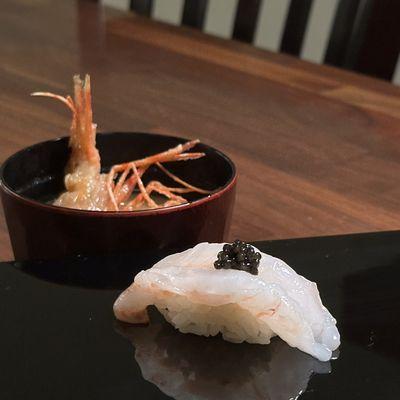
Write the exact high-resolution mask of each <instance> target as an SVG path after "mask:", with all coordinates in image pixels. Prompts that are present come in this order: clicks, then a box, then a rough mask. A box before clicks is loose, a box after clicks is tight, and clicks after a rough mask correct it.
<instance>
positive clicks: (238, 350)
mask: <svg viewBox="0 0 400 400" xmlns="http://www.w3.org/2000/svg"><path fill="white" fill-rule="evenodd" d="M257 245H258V247H259V248H260V249H261V250H263V251H266V252H268V253H271V254H273V255H275V256H278V257H280V258H283V259H284V260H286V261H287V262H288V263H289V264H290V265H291V266H293V267H294V268H295V269H296V270H297V271H298V272H299V273H301V274H303V275H305V276H306V277H307V278H309V279H311V280H314V281H316V282H317V283H318V286H319V289H320V293H321V297H322V300H323V302H324V304H325V305H326V306H327V307H328V308H329V309H330V310H331V312H332V313H333V315H334V316H335V317H336V318H337V320H338V326H339V330H340V332H341V334H342V345H341V347H340V349H339V350H340V352H338V354H337V356H338V358H337V359H335V360H331V361H330V362H329V363H321V362H319V361H317V360H315V359H313V358H312V357H310V356H308V355H306V354H304V353H302V352H300V351H298V350H296V349H292V348H290V347H289V346H287V345H286V344H285V343H283V342H282V341H280V340H279V339H274V340H273V341H272V343H271V345H269V346H259V345H249V344H242V345H235V344H230V343H226V342H224V341H222V340H221V339H220V338H211V339H206V338H202V337H196V336H193V335H182V334H180V333H178V332H176V331H174V330H173V329H172V328H171V327H170V326H169V325H167V324H165V323H164V322H163V321H162V319H161V318H160V317H159V315H158V314H157V312H155V311H154V312H153V313H152V315H153V323H152V325H151V326H150V327H132V326H129V325H127V324H121V323H118V322H117V321H115V320H114V318H113V314H112V304H113V301H114V299H115V298H116V296H117V295H118V293H119V290H118V288H121V287H124V286H126V285H127V284H128V283H129V282H128V281H129V280H130V279H131V276H133V274H134V270H135V269H138V268H139V266H142V267H146V266H147V265H145V264H146V263H149V264H150V263H152V262H154V260H155V259H153V260H144V259H142V260H141V259H138V258H137V257H136V258H135V257H133V256H129V255H124V256H120V257H119V258H118V259H113V260H110V259H108V260H106V259H104V258H98V259H94V258H91V259H87V258H80V259H74V260H68V261H65V260H64V261H63V262H51V263H50V262H46V263H39V262H36V263H31V264H24V263H2V264H1V265H0V323H1V329H0V398H1V399H2V400H3V399H35V400H36V399H41V400H42V399H43V400H44V399H59V400H61V399H76V400H79V399H85V400H87V399H116V400H118V399H167V398H171V397H170V396H173V398H176V399H193V398H196V399H253V398H254V399H255V398H257V399H264V398H265V399H289V398H296V396H298V395H299V393H303V394H302V395H301V399H393V398H398V397H399V396H400V378H399V377H400V339H399V334H400V320H399V316H400V289H399V282H400V265H399V264H400V233H396V232H387V233H376V234H366V235H351V236H339V237H326V238H310V239H298V240H285V241H275V242H263V243H258V244H257ZM155 258H156V256H155ZM148 266H150V265H148ZM339 353H340V354H339ZM313 372H314V374H313ZM312 374H313V375H312ZM311 375H312V376H311Z"/></svg>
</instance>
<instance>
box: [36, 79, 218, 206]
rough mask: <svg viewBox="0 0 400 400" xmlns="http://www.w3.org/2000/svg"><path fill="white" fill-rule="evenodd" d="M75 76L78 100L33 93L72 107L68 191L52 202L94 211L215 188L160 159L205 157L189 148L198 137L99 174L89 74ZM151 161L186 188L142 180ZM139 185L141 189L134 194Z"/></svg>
mask: <svg viewBox="0 0 400 400" xmlns="http://www.w3.org/2000/svg"><path fill="white" fill-rule="evenodd" d="M73 80H74V99H72V98H71V97H70V96H67V97H63V96H59V95H56V94H53V93H48V92H35V93H32V95H33V96H45V97H52V98H55V99H57V100H60V101H62V102H63V103H64V104H66V105H67V106H68V108H69V109H70V110H71V111H72V124H71V133H70V140H69V147H70V148H71V156H70V159H69V162H68V165H67V167H66V170H65V172H66V175H65V179H64V183H65V188H66V191H65V192H64V193H62V194H61V195H60V196H59V197H58V198H57V199H56V200H55V201H54V203H53V204H54V205H57V206H62V207H68V208H76V209H82V210H94V211H133V210H138V209H146V208H159V207H169V206H174V205H179V204H183V203H186V202H187V200H186V199H185V198H184V197H182V196H181V195H180V194H184V193H189V192H197V193H201V194H209V193H211V192H210V191H208V190H204V189H201V188H197V187H195V186H193V185H190V184H189V183H187V182H185V181H183V180H182V179H180V178H179V177H177V176H175V175H174V174H172V173H171V172H170V171H168V170H167V169H166V168H165V166H164V165H163V164H162V163H164V162H171V161H180V160H183V161H185V160H193V159H196V158H200V157H203V156H204V155H205V154H204V153H199V152H197V153H187V150H189V149H191V148H192V147H194V146H195V145H196V144H197V143H199V141H198V140H192V141H190V142H187V143H184V144H180V145H178V146H176V147H175V148H173V149H169V150H167V151H164V152H162V153H159V154H155V155H153V156H149V157H146V158H143V159H140V160H134V161H129V162H125V163H123V164H118V165H114V166H113V167H112V168H111V170H110V172H109V173H107V174H105V173H101V165H100V155H99V152H98V150H97V148H96V124H94V123H93V116H92V114H93V113H92V104H91V103H92V101H91V90H90V77H89V75H86V77H85V80H84V81H82V80H81V79H80V77H79V76H78V75H76V76H74V79H73ZM152 165H156V166H157V167H158V168H159V169H160V170H161V171H163V172H164V173H165V174H166V175H167V176H169V177H170V178H171V179H172V180H174V181H175V182H177V183H179V184H180V185H182V187H167V186H165V185H163V184H162V183H161V182H158V181H151V182H149V183H148V184H147V185H144V183H143V181H142V176H143V175H144V173H145V172H146V171H147V170H148V169H149V167H150V166H152ZM136 187H138V189H139V192H140V193H138V194H137V195H136V196H135V195H134V194H135V193H134V190H135V189H136ZM152 192H156V193H158V194H160V195H162V196H163V197H165V198H166V201H165V202H164V203H161V204H160V202H158V203H157V202H156V201H155V200H154V199H153V198H152V197H151V193H152ZM178 193H179V194H178Z"/></svg>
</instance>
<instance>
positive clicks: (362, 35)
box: [342, 0, 381, 70]
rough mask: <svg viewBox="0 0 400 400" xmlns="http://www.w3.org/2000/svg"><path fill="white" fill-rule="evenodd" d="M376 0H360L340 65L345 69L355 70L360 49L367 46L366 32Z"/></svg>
mask: <svg viewBox="0 0 400 400" xmlns="http://www.w3.org/2000/svg"><path fill="white" fill-rule="evenodd" d="M375 1H376V0H361V1H360V4H359V6H358V9H357V13H356V16H355V18H354V21H353V29H352V32H351V37H350V40H349V42H348V44H347V49H346V56H345V59H344V61H343V64H342V66H343V67H344V68H347V69H353V70H356V66H357V64H358V60H359V57H360V52H361V49H362V48H363V47H364V46H369V44H368V43H366V32H367V29H368V25H369V24H370V21H371V13H372V9H373V4H374V2H375ZM378 1H381V0H378Z"/></svg>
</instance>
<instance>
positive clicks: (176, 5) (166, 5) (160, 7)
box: [151, 0, 184, 25]
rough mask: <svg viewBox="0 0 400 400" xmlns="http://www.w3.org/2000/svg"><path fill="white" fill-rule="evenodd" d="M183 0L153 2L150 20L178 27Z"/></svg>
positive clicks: (157, 0) (156, 0) (155, 0)
mask: <svg viewBox="0 0 400 400" xmlns="http://www.w3.org/2000/svg"><path fill="white" fill-rule="evenodd" d="M183 4H184V0H154V2H153V10H152V13H151V14H152V15H151V16H152V18H154V19H156V20H158V21H162V22H166V23H168V24H173V25H180V23H181V20H182V12H183Z"/></svg>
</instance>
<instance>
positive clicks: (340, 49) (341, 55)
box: [325, 0, 360, 66]
mask: <svg viewBox="0 0 400 400" xmlns="http://www.w3.org/2000/svg"><path fill="white" fill-rule="evenodd" d="M359 6H360V0H341V1H340V3H339V6H338V8H337V11H336V15H335V20H334V22H333V27H332V31H331V35H330V38H329V42H328V47H327V50H326V54H325V62H326V63H327V64H331V65H336V66H344V64H345V62H346V54H347V48H348V45H349V44H350V41H351V37H352V34H353V29H354V23H355V20H356V16H357V11H358V9H359Z"/></svg>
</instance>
